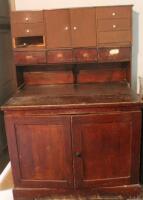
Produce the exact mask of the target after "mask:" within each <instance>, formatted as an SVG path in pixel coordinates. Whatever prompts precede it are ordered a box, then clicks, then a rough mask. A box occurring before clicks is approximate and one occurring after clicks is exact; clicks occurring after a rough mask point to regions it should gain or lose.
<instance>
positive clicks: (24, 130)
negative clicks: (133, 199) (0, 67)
mask: <svg viewBox="0 0 143 200" xmlns="http://www.w3.org/2000/svg"><path fill="white" fill-rule="evenodd" d="M11 22H12V34H13V47H14V58H15V65H16V72H17V77H18V83H19V87H21V89H19V90H18V92H17V93H16V94H15V95H14V96H13V97H12V98H11V99H10V100H9V101H8V102H7V103H6V104H5V105H4V106H3V107H2V109H3V110H4V114H5V124H6V130H7V138H8V146H9V152H10V158H11V164H12V170H13V177H14V185H15V186H14V189H13V194H14V200H33V199H35V198H40V197H50V198H51V195H58V197H59V198H60V197H61V195H73V196H74V195H75V196H76V197H77V195H78V197H79V195H82V196H84V197H85V196H86V197H87V198H89V199H90V197H89V196H87V195H90V194H91V195H92V194H102V195H104V194H108V195H115V194H116V195H123V196H124V197H125V198H126V197H127V196H136V195H138V194H139V193H140V189H141V188H140V185H139V166H140V132H141V103H140V100H139V98H138V96H137V95H135V94H134V92H133V91H132V90H131V89H130V84H131V51H132V6H130V5H129V6H108V7H107V6H105V7H96V8H93V7H90V8H70V9H68V8H66V9H56V10H45V11H15V12H12V14H11Z"/></svg>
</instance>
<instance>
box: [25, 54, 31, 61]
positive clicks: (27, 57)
mask: <svg viewBox="0 0 143 200" xmlns="http://www.w3.org/2000/svg"><path fill="white" fill-rule="evenodd" d="M25 58H26V59H27V60H29V59H32V58H33V56H31V55H28V56H26V57H25Z"/></svg>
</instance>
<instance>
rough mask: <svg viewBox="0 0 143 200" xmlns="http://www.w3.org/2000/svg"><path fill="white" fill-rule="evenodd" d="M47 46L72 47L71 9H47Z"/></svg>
mask: <svg viewBox="0 0 143 200" xmlns="http://www.w3.org/2000/svg"><path fill="white" fill-rule="evenodd" d="M45 19H46V31H47V47H48V48H58V47H71V35H70V16H69V10H66V9H64V10H48V11H45Z"/></svg>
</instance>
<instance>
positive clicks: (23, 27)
mask: <svg viewBox="0 0 143 200" xmlns="http://www.w3.org/2000/svg"><path fill="white" fill-rule="evenodd" d="M12 34H13V37H20V36H42V35H45V33H44V24H43V23H35V24H16V25H13V26H12Z"/></svg>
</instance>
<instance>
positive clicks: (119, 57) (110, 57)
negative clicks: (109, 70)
mask: <svg viewBox="0 0 143 200" xmlns="http://www.w3.org/2000/svg"><path fill="white" fill-rule="evenodd" d="M130 59H131V48H129V47H123V48H120V47H119V48H118V47H117V48H99V49H98V61H99V62H123V61H130Z"/></svg>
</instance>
